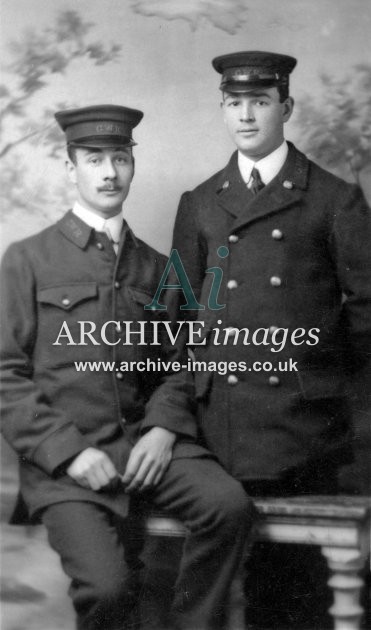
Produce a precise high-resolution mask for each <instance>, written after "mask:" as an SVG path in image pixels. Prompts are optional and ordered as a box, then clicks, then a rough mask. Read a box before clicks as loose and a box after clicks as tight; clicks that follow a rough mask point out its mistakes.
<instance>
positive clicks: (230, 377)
mask: <svg viewBox="0 0 371 630" xmlns="http://www.w3.org/2000/svg"><path fill="white" fill-rule="evenodd" d="M227 383H228V385H237V383H238V378H237V376H236V375H235V374H229V375H228V378H227Z"/></svg>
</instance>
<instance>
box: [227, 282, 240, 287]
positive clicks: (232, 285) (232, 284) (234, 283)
mask: <svg viewBox="0 0 371 630" xmlns="http://www.w3.org/2000/svg"><path fill="white" fill-rule="evenodd" d="M237 287H238V282H237V280H228V282H227V289H237Z"/></svg>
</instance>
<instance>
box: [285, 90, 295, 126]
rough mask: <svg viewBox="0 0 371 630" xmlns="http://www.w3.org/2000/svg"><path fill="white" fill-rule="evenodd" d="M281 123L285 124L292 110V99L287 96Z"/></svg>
mask: <svg viewBox="0 0 371 630" xmlns="http://www.w3.org/2000/svg"><path fill="white" fill-rule="evenodd" d="M283 106H284V107H283V122H287V121H288V120H289V118H290V117H291V114H292V112H293V109H294V99H293V98H292V96H289V97H288V98H287V99H286V100H285V101H284V103H283Z"/></svg>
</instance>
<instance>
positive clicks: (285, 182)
mask: <svg viewBox="0 0 371 630" xmlns="http://www.w3.org/2000/svg"><path fill="white" fill-rule="evenodd" d="M282 186H283V187H284V188H287V190H291V188H294V184H293V183H292V182H290V180H289V179H285V181H284V182H283V184H282Z"/></svg>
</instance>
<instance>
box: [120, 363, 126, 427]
mask: <svg viewBox="0 0 371 630" xmlns="http://www.w3.org/2000/svg"><path fill="white" fill-rule="evenodd" d="M120 373H121V372H120ZM121 424H126V419H125V418H124V417H122V418H121Z"/></svg>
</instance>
